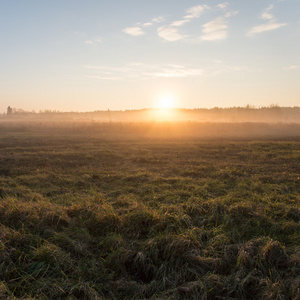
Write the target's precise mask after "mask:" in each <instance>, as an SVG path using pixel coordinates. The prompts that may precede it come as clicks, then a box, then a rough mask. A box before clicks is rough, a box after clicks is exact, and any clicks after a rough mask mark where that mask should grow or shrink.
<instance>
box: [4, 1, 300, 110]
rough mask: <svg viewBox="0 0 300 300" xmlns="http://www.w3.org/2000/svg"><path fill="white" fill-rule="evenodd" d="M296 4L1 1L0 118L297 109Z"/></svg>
mask: <svg viewBox="0 0 300 300" xmlns="http://www.w3.org/2000/svg"><path fill="white" fill-rule="evenodd" d="M299 11H300V2H299V1H298V0H264V1H261V0H252V1H250V0H248V1H238V0H229V1H217V0H205V1H199V0H189V1H174V0H164V1H158V0H154V1H140V0H127V1H122V0H115V1H98V0H87V1H85V2H82V1H79V0H53V1H39V0H28V1H21V0H15V1H2V3H1V10H0V34H1V40H0V65H1V72H0V82H1V89H0V99H1V100H0V112H1V113H4V112H6V109H7V107H8V106H11V107H18V108H22V109H24V110H26V111H31V110H35V111H39V110H45V109H50V110H59V111H95V110H107V109H110V110H126V109H127V110H128V109H143V108H155V107H181V108H201V107H206V108H212V107H233V106H245V105H247V104H251V105H254V106H256V107H262V106H269V105H271V104H277V105H279V106H284V107H287V106H291V107H293V106H298V105H299V96H300V86H299V84H298V83H299V79H300V61H299V50H300V47H299V46H300V39H299V37H300V18H299Z"/></svg>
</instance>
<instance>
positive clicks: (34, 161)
mask: <svg viewBox="0 0 300 300" xmlns="http://www.w3.org/2000/svg"><path fill="white" fill-rule="evenodd" d="M91 126H92V125H86V127H84V126H83V127H80V126H79V125H78V124H77V125H74V126H73V125H72V126H70V125H66V126H65V127H63V126H58V125H53V124H52V125H51V126H50V125H49V124H48V125H47V126H45V125H43V124H34V125H32V124H31V125H30V126H29V125H24V124H21V125H20V124H19V125H18V124H17V125H12V124H11V125H9V124H4V125H3V124H2V125H1V126H0V299H25V298H26V299H145V298H150V299H294V300H296V299H300V196H299V192H300V174H299V170H300V137H299V131H298V129H299V125H297V126H298V127H297V126H296V125H293V124H290V125H280V126H279V125H273V127H272V128H271V129H270V128H269V127H268V126H269V125H266V124H265V125H261V124H256V125H253V124H252V125H251V124H250V125H249V124H248V125H243V124H242V125H236V127H235V128H236V129H235V130H236V131H237V132H241V128H244V129H245V128H248V129H249V128H250V129H249V130H250V131H248V134H246V135H244V136H243V138H233V136H234V134H232V135H230V134H227V135H225V137H227V139H224V138H223V139H221V138H220V136H222V133H223V132H224V130H225V132H230V128H233V127H230V126H233V125H230V124H229V125H227V126H229V127H227V131H226V129H224V126H223V125H217V124H216V125H211V126H219V127H213V128H215V134H212V135H209V134H208V132H207V131H206V130H207V128H208V127H205V126H208V125H202V126H204V127H202V128H203V133H202V137H203V136H204V137H206V139H204V138H202V139H200V138H199V136H196V135H195V134H192V135H191V136H189V135H187V136H188V137H189V138H186V139H183V138H182V137H181V138H180V139H179V138H176V137H177V136H176V135H174V136H172V134H171V135H170V132H171V133H173V132H177V127H172V128H173V129H172V128H171V129H170V127H168V128H167V129H166V128H165V127H163V129H164V131H161V128H160V127H159V125H155V126H156V127H155V130H154V131H155V132H163V133H164V134H161V137H165V136H168V135H169V138H168V139H158V138H153V131H152V132H151V134H152V138H150V136H149V135H148V134H146V135H143V134H142V133H141V132H143V128H144V127H143V128H142V129H141V128H139V127H138V126H139V125H130V124H128V125H126V126H125V125H122V124H108V125H104V124H102V125H101V124H96V125H95V124H94V125H93V130H91ZM97 126H98V127H97ZM101 126H107V127H105V128H104V129H103V127H101ZM114 126H115V127H114ZM130 126H131V127H130ZM132 126H133V127H132ZM134 126H135V127H134ZM161 126H162V125H161ZM168 126H171V125H170V124H169V125H168ZM172 126H173V125H172ZM174 126H175V125H174ZM186 126H187V127H188V128H190V127H191V126H196V125H195V124H193V123H188V124H187V125H186ZM189 126H190V127H189ZM240 126H248V127H240ZM253 126H256V127H253ZM276 126H277V127H276ZM287 126H292V127H287ZM130 128H131V129H130ZM132 128H135V129H134V130H135V131H134V130H133V129H132ZM147 128H149V127H147ZM151 128H152V130H153V127H151ZM174 128H175V130H174ZM216 128H217V129H216ZM258 128H261V129H262V130H265V132H264V133H265V136H267V138H263V135H262V134H259V133H257V134H256V135H254V136H255V138H251V136H252V135H253V132H254V129H255V130H257V129H258ZM291 128H292V129H293V131H292V134H290V135H289V136H288V135H284V134H283V133H287V132H291V131H290V130H289V129H291ZM120 130H121V132H122V135H120V134H119V135H118V134H116V132H120ZM122 130H123V131H122ZM130 130H133V131H134V133H135V134H134V135H130V134H129V133H128V132H130ZM139 130H140V131H139ZM170 130H171V131H170ZM197 130H199V128H198V129H197ZM197 130H196V129H195V132H198V131H197ZM210 130H212V129H211V128H210ZM222 130H223V131H222ZM251 130H252V131H251ZM280 130H282V131H280ZM112 132H113V133H114V135H111V133H112ZM193 132H194V131H193ZM231 132H232V131H231ZM262 132H263V131H261V132H260V133H262ZM124 133H126V134H125V135H124ZM204 133H206V135H205V134H204ZM217 133H218V134H219V137H217ZM280 133H282V136H283V137H282V136H281V135H280ZM184 134H185V131H184V129H182V133H181V135H184ZM141 135H142V136H143V138H141ZM193 136H194V138H193ZM236 136H238V137H241V136H242V135H236ZM286 136H288V138H286ZM196 137H197V138H196ZM207 137H210V139H207Z"/></svg>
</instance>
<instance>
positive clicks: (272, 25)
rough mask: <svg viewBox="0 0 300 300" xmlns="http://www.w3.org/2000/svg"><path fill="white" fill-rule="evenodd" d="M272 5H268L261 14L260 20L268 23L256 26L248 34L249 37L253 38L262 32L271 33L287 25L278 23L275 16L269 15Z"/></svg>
mask: <svg viewBox="0 0 300 300" xmlns="http://www.w3.org/2000/svg"><path fill="white" fill-rule="evenodd" d="M273 8H274V5H272V4H271V5H269V6H268V7H267V8H266V9H265V10H264V11H263V12H262V14H261V16H260V18H261V19H263V20H266V21H268V23H265V24H261V25H257V26H254V27H252V28H251V30H250V31H249V32H248V35H249V36H253V35H256V34H259V33H262V32H266V31H271V30H275V29H278V28H280V27H283V26H286V25H287V23H278V22H277V20H276V18H275V16H274V15H273V14H272V13H271V11H272V10H273Z"/></svg>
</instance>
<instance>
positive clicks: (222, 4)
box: [217, 2, 229, 9]
mask: <svg viewBox="0 0 300 300" xmlns="http://www.w3.org/2000/svg"><path fill="white" fill-rule="evenodd" d="M228 5H229V2H224V3H220V4H218V5H217V7H219V8H221V9H224V8H226V7H227V6H228Z"/></svg>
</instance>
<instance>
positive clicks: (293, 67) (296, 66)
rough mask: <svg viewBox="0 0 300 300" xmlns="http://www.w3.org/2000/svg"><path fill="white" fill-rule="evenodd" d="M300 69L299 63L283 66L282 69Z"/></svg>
mask: <svg viewBox="0 0 300 300" xmlns="http://www.w3.org/2000/svg"><path fill="white" fill-rule="evenodd" d="M298 69H300V65H290V66H287V67H285V68H284V70H286V71H290V70H298Z"/></svg>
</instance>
